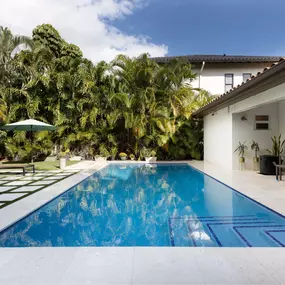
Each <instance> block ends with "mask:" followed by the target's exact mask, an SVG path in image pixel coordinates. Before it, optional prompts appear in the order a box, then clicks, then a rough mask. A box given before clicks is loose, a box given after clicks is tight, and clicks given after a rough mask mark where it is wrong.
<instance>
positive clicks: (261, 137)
mask: <svg viewBox="0 0 285 285" xmlns="http://www.w3.org/2000/svg"><path fill="white" fill-rule="evenodd" d="M194 117H197V118H203V120H204V159H205V161H208V162H210V163H212V164H216V165H219V166H222V167H226V168H229V169H238V168H239V160H238V154H236V153H234V150H235V149H236V147H237V145H238V143H239V141H240V142H242V143H243V142H244V141H247V144H248V146H250V142H251V141H252V140H254V141H257V142H258V143H259V145H260V149H261V153H263V154H266V153H267V151H266V149H271V148H272V141H271V137H272V136H278V135H279V134H281V135H282V136H283V138H285V60H284V59H280V61H279V62H278V63H276V64H273V65H272V66H271V67H269V68H265V69H264V70H263V71H262V72H259V73H258V74H257V75H256V76H252V77H251V79H249V80H247V81H246V82H245V83H242V84H241V85H239V86H237V87H235V88H233V89H231V90H230V91H228V92H226V93H224V94H223V95H221V96H219V97H217V98H216V99H215V100H214V101H212V102H211V103H209V104H208V105H206V106H204V107H203V108H201V109H199V110H198V111H196V112H195V113H194ZM253 156H254V152H253V151H252V150H251V149H250V147H249V149H248V151H247V152H246V156H245V158H246V168H247V169H252V157H253Z"/></svg>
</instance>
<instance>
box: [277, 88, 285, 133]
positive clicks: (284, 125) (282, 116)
mask: <svg viewBox="0 0 285 285" xmlns="http://www.w3.org/2000/svg"><path fill="white" fill-rule="evenodd" d="M284 91H285V90H284ZM278 117H279V133H280V134H281V135H282V138H283V139H285V101H281V102H279V103H278Z"/></svg>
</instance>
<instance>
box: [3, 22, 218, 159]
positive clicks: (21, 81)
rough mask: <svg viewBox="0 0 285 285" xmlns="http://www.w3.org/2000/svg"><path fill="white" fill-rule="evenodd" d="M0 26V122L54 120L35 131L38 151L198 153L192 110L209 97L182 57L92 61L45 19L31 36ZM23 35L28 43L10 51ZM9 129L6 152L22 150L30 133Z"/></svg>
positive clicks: (177, 155)
mask: <svg viewBox="0 0 285 285" xmlns="http://www.w3.org/2000/svg"><path fill="white" fill-rule="evenodd" d="M4 30H5V33H3V32H2V34H3V35H4V34H5V36H0V45H3V46H4V42H5V51H3V52H2V53H3V56H2V61H1V59H0V64H1V62H2V65H1V71H0V72H1V76H2V77H1V79H0V122H2V123H7V122H13V121H17V120H21V119H27V118H35V119H40V120H42V121H45V122H47V123H51V124H54V125H56V126H57V131H56V132H54V133H53V134H49V133H39V134H37V135H36V137H35V140H36V142H37V144H36V145H37V155H38V157H41V156H44V155H48V154H49V153H50V152H51V151H52V149H53V148H55V146H56V149H57V151H59V150H62V149H63V150H66V149H69V150H70V151H71V152H73V153H78V154H81V155H83V156H85V157H89V158H91V157H94V156H95V155H96V154H98V153H102V152H104V153H105V154H106V153H107V152H110V151H111V150H114V149H115V150H116V152H126V153H128V154H130V153H133V154H135V156H136V157H138V158H142V157H143V153H142V150H147V151H149V150H155V151H156V152H157V154H158V156H160V158H164V159H180V158H181V159H185V158H191V157H194V158H202V155H203V153H202V149H203V139H202V138H203V136H202V129H203V125H202V122H200V121H195V120H193V119H192V113H193V111H195V110H196V109H197V108H199V107H200V106H202V105H204V104H206V103H207V102H209V101H210V100H212V96H211V95H210V94H209V93H208V92H207V91H205V90H197V89H194V88H193V87H192V86H191V82H192V80H193V79H195V76H196V75H195V74H194V73H193V72H192V69H191V65H190V64H189V63H188V62H187V61H185V60H182V59H177V60H173V61H171V62H170V63H167V64H164V65H159V64H157V63H156V62H155V61H153V60H152V59H151V58H150V57H149V56H148V55H147V54H143V55H141V56H139V57H137V58H130V57H127V56H125V55H118V56H117V57H116V58H115V59H114V60H113V61H112V62H111V63H106V62H103V61H102V62H99V63H97V64H94V63H92V62H91V61H90V60H88V59H86V58H84V57H83V55H82V52H81V50H80V48H79V47H77V46H75V45H73V44H70V43H67V42H66V41H65V40H64V39H63V38H62V37H61V36H60V34H59V33H58V31H57V30H56V29H55V28H53V27H52V26H51V25H48V24H44V25H41V26H38V27H36V28H35V29H34V31H33V37H32V39H28V38H21V40H20V39H18V38H17V37H15V36H13V35H12V33H11V32H8V30H7V29H4V28H2V30H1V31H4ZM9 33H10V34H9ZM2 34H1V35H2ZM7 35H8V36H7ZM4 38H9V39H10V40H9V41H11V42H13V41H14V44H6V42H7V40H3V39H4ZM24 40H26V43H30V45H29V47H30V48H28V49H25V50H22V51H20V52H15V47H17V46H18V45H17V43H20V42H21V43H22V42H23V43H24ZM6 46H9V48H7V47H6ZM7 50H9V52H7ZM0 52H1V51H0ZM4 53H5V56H4ZM11 136H12V134H8V137H7V138H4V139H3V140H4V141H5V145H6V152H7V155H9V156H10V157H14V158H15V157H18V158H19V159H23V158H25V157H28V153H29V151H30V150H29V147H28V146H26V144H25V140H26V139H27V136H29V134H28V133H24V132H18V133H15V134H14V137H13V138H12V137H11Z"/></svg>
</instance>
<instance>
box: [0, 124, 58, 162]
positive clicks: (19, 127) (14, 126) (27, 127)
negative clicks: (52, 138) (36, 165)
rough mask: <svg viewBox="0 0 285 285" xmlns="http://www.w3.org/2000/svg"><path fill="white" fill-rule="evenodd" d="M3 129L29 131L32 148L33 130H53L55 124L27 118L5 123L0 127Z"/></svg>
mask: <svg viewBox="0 0 285 285" xmlns="http://www.w3.org/2000/svg"><path fill="white" fill-rule="evenodd" d="M1 129H2V130H5V131H29V132H31V146H32V149H33V132H38V131H54V130H55V126H52V125H49V124H46V123H44V122H40V121H37V120H33V119H29V120H25V121H20V122H16V123H12V124H7V125H5V126H4V127H2V128H1ZM31 161H32V162H33V151H32V159H31Z"/></svg>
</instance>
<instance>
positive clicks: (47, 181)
mask: <svg viewBox="0 0 285 285" xmlns="http://www.w3.org/2000/svg"><path fill="white" fill-rule="evenodd" d="M57 181H58V180H40V181H36V182H33V183H31V184H30V185H33V186H34V185H49V184H52V183H54V182H57Z"/></svg>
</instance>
